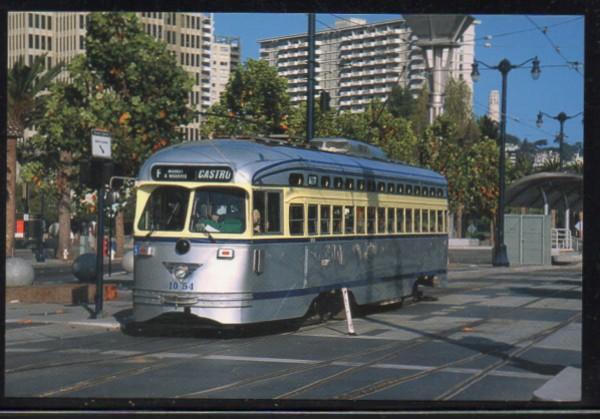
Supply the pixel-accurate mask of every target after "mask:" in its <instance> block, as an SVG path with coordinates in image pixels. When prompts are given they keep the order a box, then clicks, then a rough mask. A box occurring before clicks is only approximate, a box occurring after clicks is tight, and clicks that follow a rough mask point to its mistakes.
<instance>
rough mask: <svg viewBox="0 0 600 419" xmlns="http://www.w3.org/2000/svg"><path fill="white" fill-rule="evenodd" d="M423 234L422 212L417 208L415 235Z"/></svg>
mask: <svg viewBox="0 0 600 419" xmlns="http://www.w3.org/2000/svg"><path fill="white" fill-rule="evenodd" d="M420 232H421V210H420V209H419V208H415V233H420Z"/></svg>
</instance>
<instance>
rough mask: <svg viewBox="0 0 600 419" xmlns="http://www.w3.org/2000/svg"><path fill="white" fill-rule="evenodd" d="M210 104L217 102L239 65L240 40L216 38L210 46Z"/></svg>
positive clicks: (226, 37) (225, 37)
mask: <svg viewBox="0 0 600 419" xmlns="http://www.w3.org/2000/svg"><path fill="white" fill-rule="evenodd" d="M211 60H212V66H211V74H212V79H211V89H210V104H211V105H213V104H214V103H216V102H218V101H219V98H220V97H221V94H222V93H223V92H225V88H226V87H227V82H228V81H229V76H230V75H231V73H232V72H233V71H234V70H235V68H236V67H237V66H238V65H239V64H240V38H239V37H232V36H216V37H215V39H214V42H213V44H212V57H211Z"/></svg>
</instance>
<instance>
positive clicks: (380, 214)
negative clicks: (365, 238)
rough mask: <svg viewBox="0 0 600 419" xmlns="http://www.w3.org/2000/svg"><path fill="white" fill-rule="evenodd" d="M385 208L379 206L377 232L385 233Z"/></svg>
mask: <svg viewBox="0 0 600 419" xmlns="http://www.w3.org/2000/svg"><path fill="white" fill-rule="evenodd" d="M385 226H386V224H385V208H377V232H378V233H385Z"/></svg>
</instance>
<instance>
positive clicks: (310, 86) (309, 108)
mask: <svg viewBox="0 0 600 419" xmlns="http://www.w3.org/2000/svg"><path fill="white" fill-rule="evenodd" d="M307 81H308V82H307V91H306V100H307V104H306V144H308V143H309V141H310V140H312V139H313V137H314V135H315V127H314V113H315V14H314V13H309V14H308V80H307Z"/></svg>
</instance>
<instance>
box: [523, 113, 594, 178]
mask: <svg viewBox="0 0 600 419" xmlns="http://www.w3.org/2000/svg"><path fill="white" fill-rule="evenodd" d="M582 113H583V112H579V113H578V114H576V115H572V116H567V114H566V113H564V112H561V113H559V114H558V115H556V116H552V115H548V114H547V113H546V112H542V111H539V112H538V114H537V120H536V121H535V125H536V126H537V127H538V128H540V127H541V126H542V124H543V123H544V120H543V119H542V116H543V115H546V116H547V117H548V118H552V119H556V120H557V121H558V122H560V134H559V136H558V144H559V149H558V167H559V169H558V170H559V171H562V168H563V142H564V139H565V131H564V125H565V121H568V120H569V119H573V118H575V117H577V116H579V115H581V114H582Z"/></svg>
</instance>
